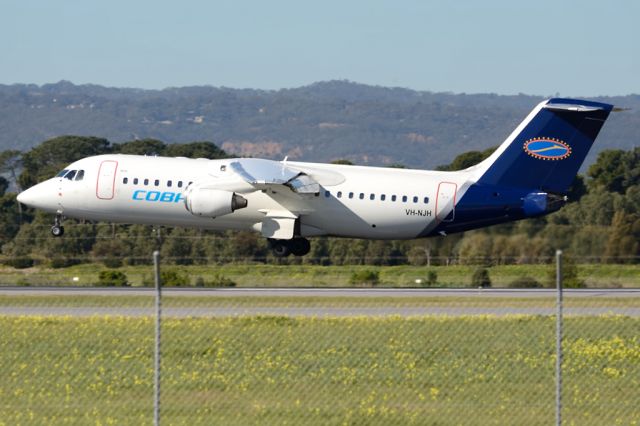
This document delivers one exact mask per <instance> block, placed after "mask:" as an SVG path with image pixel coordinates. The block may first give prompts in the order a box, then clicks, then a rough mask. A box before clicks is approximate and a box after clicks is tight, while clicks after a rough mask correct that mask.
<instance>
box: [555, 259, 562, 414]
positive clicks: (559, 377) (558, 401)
mask: <svg viewBox="0 0 640 426" xmlns="http://www.w3.org/2000/svg"><path fill="white" fill-rule="evenodd" d="M556 289H557V298H556V309H557V310H556V425H557V426H560V425H561V424H562V331H563V330H562V250H556Z"/></svg>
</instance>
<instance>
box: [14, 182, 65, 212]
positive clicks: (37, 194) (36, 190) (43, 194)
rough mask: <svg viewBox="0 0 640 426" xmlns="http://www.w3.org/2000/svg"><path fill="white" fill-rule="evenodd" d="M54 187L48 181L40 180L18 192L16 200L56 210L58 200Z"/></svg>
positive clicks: (31, 205)
mask: <svg viewBox="0 0 640 426" xmlns="http://www.w3.org/2000/svg"><path fill="white" fill-rule="evenodd" d="M57 193H58V192H57V190H56V188H53V187H52V186H51V185H49V184H48V182H42V183H39V184H37V185H35V186H32V187H31V188H29V189H27V190H25V191H22V192H21V193H20V194H18V197H17V200H18V202H20V203H22V204H25V205H27V206H29V207H36V208H40V209H44V210H52V209H53V210H56V209H57V205H58V200H57V199H56V195H57Z"/></svg>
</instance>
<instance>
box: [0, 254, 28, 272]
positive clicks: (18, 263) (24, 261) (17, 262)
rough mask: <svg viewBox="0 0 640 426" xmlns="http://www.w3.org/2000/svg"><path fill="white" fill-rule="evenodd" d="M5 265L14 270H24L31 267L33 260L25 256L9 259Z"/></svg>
mask: <svg viewBox="0 0 640 426" xmlns="http://www.w3.org/2000/svg"><path fill="white" fill-rule="evenodd" d="M5 263H6V264H7V265H9V266H11V267H13V268H16V269H25V268H31V267H32V266H33V259H32V258H30V257H27V256H20V257H14V258H11V259H9V260H7V261H6V262H5Z"/></svg>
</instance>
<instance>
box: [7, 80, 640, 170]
mask: <svg viewBox="0 0 640 426" xmlns="http://www.w3.org/2000/svg"><path fill="white" fill-rule="evenodd" d="M541 99H542V98H541V97H537V96H529V95H523V94H521V95H517V96H500V95H495V94H475V95H466V94H451V93H432V92H418V91H413V90H409V89H403V88H386V87H378V86H367V85H363V84H357V83H352V82H348V81H329V82H320V83H315V84H311V85H309V86H304V87H299V88H293V89H282V90H278V91H265V90H253V89H230V88H224V87H221V88H218V87H208V86H205V87H182V88H168V89H164V90H141V89H129V88H108V87H102V86H97V85H74V84H72V83H70V82H66V81H61V82H59V83H56V84H46V85H43V86H37V85H22V84H16V85H0V151H2V150H5V149H20V150H23V151H24V150H27V149H29V148H31V147H33V146H35V145H37V144H39V143H40V142H42V141H43V140H45V139H48V138H51V137H55V136H59V135H64V134H74V135H87V136H100V137H105V138H107V139H109V140H111V141H112V142H123V141H127V140H132V139H136V138H156V139H160V140H164V141H167V142H170V143H176V142H190V141H197V140H208V141H212V142H214V143H216V144H217V145H218V146H220V147H222V148H223V149H225V150H226V151H227V152H229V153H232V154H237V155H243V156H254V157H258V156H259V157H266V158H273V159H280V158H283V157H284V156H285V155H288V156H289V158H290V159H295V160H303V161H331V160H334V159H338V158H346V159H349V160H351V161H353V162H354V163H358V164H368V165H389V164H393V163H402V164H405V165H407V166H409V167H416V168H433V167H435V166H436V165H439V164H446V163H449V162H450V161H451V160H452V159H453V158H454V157H455V156H456V155H457V154H459V153H461V152H466V151H470V150H482V149H485V148H488V147H490V146H495V145H497V144H498V143H500V142H501V141H502V140H504V138H505V137H506V136H507V135H508V134H509V133H510V132H511V130H513V128H514V127H515V126H516V125H517V124H518V123H519V122H520V121H521V120H522V118H523V117H525V115H526V114H527V113H528V112H529V110H530V109H531V108H532V107H533V106H534V105H535V104H536V103H537V102H539V101H540V100H541ZM592 99H594V100H599V101H604V102H610V103H614V104H616V105H620V106H624V107H631V108H632V110H631V111H627V112H624V113H620V114H614V116H613V117H612V118H611V119H610V120H609V122H608V123H607V124H606V125H605V127H604V129H603V131H602V134H601V137H600V138H599V139H598V142H597V143H596V145H595V147H594V150H593V152H592V153H591V155H590V157H589V158H588V159H587V163H590V162H592V161H593V160H594V159H595V156H596V155H597V153H598V152H600V151H601V150H603V149H606V148H616V149H630V148H633V147H635V146H640V136H639V135H638V132H637V129H638V128H640V96H639V95H629V96H624V97H598V98H592Z"/></svg>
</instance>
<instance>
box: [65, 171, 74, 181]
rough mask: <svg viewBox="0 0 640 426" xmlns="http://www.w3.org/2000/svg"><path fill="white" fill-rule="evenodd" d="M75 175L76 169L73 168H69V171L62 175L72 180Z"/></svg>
mask: <svg viewBox="0 0 640 426" xmlns="http://www.w3.org/2000/svg"><path fill="white" fill-rule="evenodd" d="M75 175H76V171H75V170H71V171H70V172H69V173H67V174H66V175H64V178H65V179H69V180H73V178H74V177H75Z"/></svg>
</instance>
